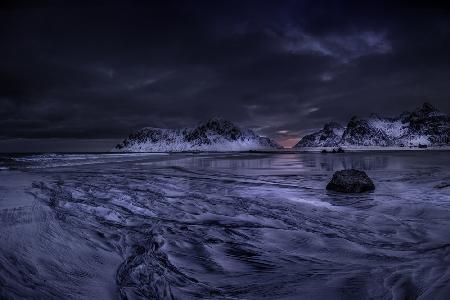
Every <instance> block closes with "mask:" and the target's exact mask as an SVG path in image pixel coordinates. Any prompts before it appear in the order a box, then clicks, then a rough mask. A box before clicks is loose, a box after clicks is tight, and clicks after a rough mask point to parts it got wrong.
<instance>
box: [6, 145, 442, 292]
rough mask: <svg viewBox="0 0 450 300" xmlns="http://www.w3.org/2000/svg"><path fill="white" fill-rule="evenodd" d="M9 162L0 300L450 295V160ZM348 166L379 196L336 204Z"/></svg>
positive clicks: (416, 155) (384, 156)
mask: <svg viewBox="0 0 450 300" xmlns="http://www.w3.org/2000/svg"><path fill="white" fill-rule="evenodd" d="M1 160H2V166H1V170H0V240H1V241H2V242H1V243H0V286H1V288H0V298H6V299H8V298H34V299H62V298H64V299H120V298H123V299H125V298H128V299H135V298H150V299H172V298H175V299H202V298H203V299H299V297H301V298H303V299H369V298H370V299H411V298H413V299H415V298H421V299H448V295H450V234H449V231H448V228H449V227H450V184H448V183H449V182H450V155H449V152H446V151H421V152H361V153H340V154H327V155H324V154H320V153H216V154H212V153H210V154H205V153H197V154H187V153H179V154H145V153H143V154H53V155H9V156H8V155H3V157H2V159H1ZM348 168H355V169H359V170H364V171H366V173H367V174H368V175H369V176H370V177H371V178H372V180H373V182H374V183H375V186H376V189H375V191H373V192H368V193H362V194H357V195H346V194H339V193H334V192H328V191H326V190H325V186H326V185H327V183H328V181H329V180H330V178H331V176H332V174H333V173H334V171H336V170H341V169H348Z"/></svg>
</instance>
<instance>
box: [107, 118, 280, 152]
mask: <svg viewBox="0 0 450 300" xmlns="http://www.w3.org/2000/svg"><path fill="white" fill-rule="evenodd" d="M279 148H281V146H280V145H278V144H277V143H276V142H274V141H272V140H271V139H269V138H267V137H262V136H259V135H257V134H256V133H255V132H254V131H252V130H251V129H247V128H242V127H238V126H236V125H235V124H233V123H232V122H230V121H227V120H224V119H221V118H212V119H209V120H207V121H205V122H201V123H199V124H198V125H197V126H196V127H192V128H176V129H166V128H156V127H144V128H141V129H139V130H136V131H135V132H133V133H132V134H130V135H129V136H128V137H127V138H126V139H125V140H124V141H123V142H122V143H120V144H118V145H117V146H116V147H115V148H114V149H113V150H112V151H114V152H184V151H213V152H224V151H249V150H263V149H279Z"/></svg>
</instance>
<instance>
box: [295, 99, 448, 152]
mask: <svg viewBox="0 0 450 300" xmlns="http://www.w3.org/2000/svg"><path fill="white" fill-rule="evenodd" d="M330 124H337V125H334V127H333V128H339V133H340V132H342V134H340V135H339V134H337V133H338V132H337V131H336V130H331V131H330V130H329V127H330ZM342 129H343V130H342ZM449 144H450V117H449V116H448V115H446V114H444V113H442V112H440V111H439V110H438V109H436V108H435V107H434V106H433V105H431V104H430V103H424V104H423V105H422V106H420V107H418V108H416V109H415V110H414V111H412V112H403V113H401V114H400V115H399V116H397V117H393V118H389V117H381V116H379V115H378V114H373V113H372V114H371V115H370V116H369V117H368V118H360V117H356V116H355V117H352V118H351V119H350V121H349V122H348V123H347V126H345V127H344V126H342V125H340V124H338V123H334V122H332V123H327V124H325V126H324V128H323V129H321V130H319V131H316V132H314V133H312V134H309V135H306V136H304V137H303V138H302V139H301V140H300V141H299V142H298V143H297V144H296V145H295V146H294V148H308V147H339V146H342V147H351V146H362V147H364V146H380V147H395V146H399V147H405V146H409V147H417V146H421V145H426V146H440V145H449Z"/></svg>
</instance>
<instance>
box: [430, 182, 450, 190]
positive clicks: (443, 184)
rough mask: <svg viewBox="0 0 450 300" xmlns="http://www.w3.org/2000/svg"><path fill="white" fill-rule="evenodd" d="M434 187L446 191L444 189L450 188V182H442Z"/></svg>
mask: <svg viewBox="0 0 450 300" xmlns="http://www.w3.org/2000/svg"><path fill="white" fill-rule="evenodd" d="M434 187H435V188H437V189H444V188H447V187H450V182H441V183H439V184H437V185H435V186H434Z"/></svg>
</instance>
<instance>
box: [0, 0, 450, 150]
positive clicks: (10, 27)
mask: <svg viewBox="0 0 450 300" xmlns="http://www.w3.org/2000/svg"><path fill="white" fill-rule="evenodd" d="M362 2H363V1H356V2H347V1H344V2H342V1H317V0H316V1H244V0H241V1H181V0H180V1H160V2H159V1H104V2H102V1H79V3H76V2H67V1H32V2H30V3H27V2H24V1H10V3H9V4H8V3H5V1H2V4H1V6H0V57H1V63H0V148H1V149H0V151H69V150H73V151H80V150H87V151H93V150H109V149H110V148H111V147H112V146H114V144H115V143H116V142H117V141H118V140H120V139H121V138H122V137H124V136H126V135H128V134H129V133H130V132H131V131H133V130H135V129H137V128H140V127H144V126H159V127H178V126H192V125H194V124H196V123H198V122H199V121H201V120H204V119H207V118H209V117H213V116H221V117H223V118H225V119H229V120H231V121H234V122H237V123H238V124H240V125H243V126H248V127H251V128H253V129H255V130H256V131H257V132H258V133H260V134H263V135H267V136H269V137H272V138H274V139H276V140H278V141H280V142H282V143H284V144H292V143H293V142H294V141H296V140H298V139H299V138H300V137H301V136H303V135H304V134H305V133H309V132H310V131H311V130H313V129H316V128H318V127H321V126H322V125H323V123H324V122H328V121H332V120H335V121H339V122H342V123H345V121H346V120H348V119H349V118H350V117H351V116H352V115H368V114H370V112H379V113H381V114H386V115H394V114H398V113H400V112H402V111H404V110H412V109H413V108H414V107H415V106H417V105H419V104H420V103H422V102H424V101H428V102H431V103H433V104H434V105H435V106H437V107H438V108H440V109H441V110H442V111H444V112H447V113H448V112H450V14H449V11H448V10H447V9H446V8H444V7H439V6H433V7H432V6H427V5H426V4H422V5H396V4H392V3H391V2H397V1H388V2H385V3H383V2H381V1H374V2H366V3H362ZM423 3H426V2H425V1H424V2H423Z"/></svg>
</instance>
